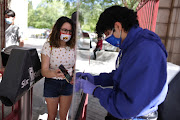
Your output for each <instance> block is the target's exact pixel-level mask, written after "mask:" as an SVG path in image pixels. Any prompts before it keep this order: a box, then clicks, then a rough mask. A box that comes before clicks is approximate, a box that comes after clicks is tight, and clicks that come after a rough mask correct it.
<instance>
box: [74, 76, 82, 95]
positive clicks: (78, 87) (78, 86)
mask: <svg viewBox="0 0 180 120" xmlns="http://www.w3.org/2000/svg"><path fill="white" fill-rule="evenodd" d="M80 89H81V83H80V81H79V79H76V80H75V92H79V90H80Z"/></svg>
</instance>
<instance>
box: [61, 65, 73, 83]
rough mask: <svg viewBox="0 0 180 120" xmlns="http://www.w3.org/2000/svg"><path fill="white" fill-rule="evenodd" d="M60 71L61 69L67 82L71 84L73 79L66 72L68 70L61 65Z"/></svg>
mask: <svg viewBox="0 0 180 120" xmlns="http://www.w3.org/2000/svg"><path fill="white" fill-rule="evenodd" d="M59 69H60V70H61V71H62V73H63V74H64V76H65V79H66V81H67V82H68V83H70V82H71V80H72V77H71V76H70V75H69V73H68V71H67V70H66V68H65V67H64V66H63V65H62V64H61V65H60V66H59Z"/></svg>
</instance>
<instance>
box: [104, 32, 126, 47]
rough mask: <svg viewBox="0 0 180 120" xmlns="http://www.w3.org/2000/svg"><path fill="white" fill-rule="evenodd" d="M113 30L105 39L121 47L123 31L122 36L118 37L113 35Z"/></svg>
mask: <svg viewBox="0 0 180 120" xmlns="http://www.w3.org/2000/svg"><path fill="white" fill-rule="evenodd" d="M113 32H114V30H112V32H111V34H109V35H108V36H107V37H106V38H105V40H106V41H107V42H108V43H110V44H111V45H113V46H115V47H120V44H121V40H122V39H121V33H120V38H116V37H115V36H114V35H113Z"/></svg>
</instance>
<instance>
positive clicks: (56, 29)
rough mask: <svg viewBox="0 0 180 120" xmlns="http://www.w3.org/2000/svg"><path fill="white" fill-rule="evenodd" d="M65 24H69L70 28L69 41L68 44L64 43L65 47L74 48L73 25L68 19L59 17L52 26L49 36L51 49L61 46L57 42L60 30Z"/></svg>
mask: <svg viewBox="0 0 180 120" xmlns="http://www.w3.org/2000/svg"><path fill="white" fill-rule="evenodd" d="M65 22H68V23H69V24H71V27H72V34H71V39H70V40H69V41H68V42H66V45H67V46H69V47H70V48H74V47H75V44H76V41H75V25H74V23H73V21H72V20H71V19H69V18H68V17H65V16H63V17H60V18H59V19H58V20H57V21H56V23H55V24H54V26H53V29H52V32H51V33H50V35H49V42H50V46H52V47H60V46H61V44H60V42H59V40H60V29H61V27H62V25H63V24H64V23H65Z"/></svg>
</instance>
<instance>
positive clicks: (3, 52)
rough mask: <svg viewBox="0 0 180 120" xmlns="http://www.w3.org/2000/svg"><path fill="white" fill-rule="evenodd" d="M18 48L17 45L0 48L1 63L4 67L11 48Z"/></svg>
mask: <svg viewBox="0 0 180 120" xmlns="http://www.w3.org/2000/svg"><path fill="white" fill-rule="evenodd" d="M15 48H19V46H17V45H11V46H9V47H6V48H4V49H2V50H1V57H2V65H3V66H4V67H5V66H6V64H7V61H8V58H9V55H10V53H11V51H12V49H15Z"/></svg>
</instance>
